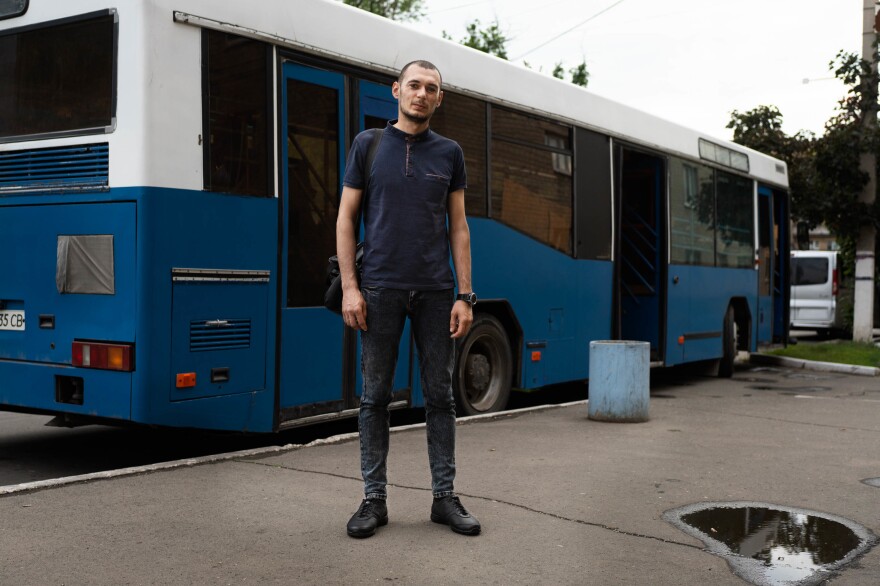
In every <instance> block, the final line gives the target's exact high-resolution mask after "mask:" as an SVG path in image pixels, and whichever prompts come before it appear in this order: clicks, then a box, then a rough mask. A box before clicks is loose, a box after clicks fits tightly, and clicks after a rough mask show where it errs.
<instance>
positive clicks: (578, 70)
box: [568, 59, 590, 87]
mask: <svg viewBox="0 0 880 586" xmlns="http://www.w3.org/2000/svg"><path fill="white" fill-rule="evenodd" d="M568 72H569V73H571V83H573V84H574V85H579V86H581V87H587V83H589V81H590V72H589V71H587V60H586V59H584V60H583V61H581V63H580V65H578V66H577V67H572V68H571V69H569V70H568Z"/></svg>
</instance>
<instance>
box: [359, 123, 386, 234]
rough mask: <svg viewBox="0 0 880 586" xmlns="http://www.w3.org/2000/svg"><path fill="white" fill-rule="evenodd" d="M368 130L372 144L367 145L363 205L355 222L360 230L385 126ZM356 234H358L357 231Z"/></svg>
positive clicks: (362, 195)
mask: <svg viewBox="0 0 880 586" xmlns="http://www.w3.org/2000/svg"><path fill="white" fill-rule="evenodd" d="M367 132H369V133H370V146H368V147H367V159H366V161H364V175H365V177H364V191H363V193H362V194H361V207H360V208H359V209H358V216H357V222H355V230H356V231H357V230H359V229H360V226H361V216H363V215H364V205H366V201H367V189H368V188H369V186H370V177H372V176H373V161H375V160H376V151H378V150H379V143H381V142H382V137H383V136H384V135H385V129H384V128H371V129H369V130H368V131H367ZM355 234H357V233H356V232H355Z"/></svg>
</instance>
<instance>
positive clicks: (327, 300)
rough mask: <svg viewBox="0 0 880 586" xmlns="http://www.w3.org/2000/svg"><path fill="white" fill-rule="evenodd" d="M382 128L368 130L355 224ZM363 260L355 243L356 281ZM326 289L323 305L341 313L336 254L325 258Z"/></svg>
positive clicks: (358, 222)
mask: <svg viewBox="0 0 880 586" xmlns="http://www.w3.org/2000/svg"><path fill="white" fill-rule="evenodd" d="M384 132H385V129H384V128H373V129H371V130H370V146H369V148H368V149H367V160H366V161H365V163H364V170H365V171H366V173H365V178H364V191H363V193H362V194H361V208H360V211H358V219H357V222H356V223H355V225H356V226H357V225H358V224H360V223H361V220H360V217H361V214H362V213H363V210H364V202H365V201H366V200H367V186H369V184H370V176H371V175H372V171H373V160H374V159H375V158H376V151H377V150H379V143H380V142H382V134H383V133H384ZM363 260H364V243H363V241H361V242H358V243H357V247H356V248H355V253H354V266H355V273H356V274H357V278H358V283H360V280H361V265H362V264H363ZM326 282H327V291H326V292H325V293H324V307H326V308H327V309H329V310H330V311H332V312H334V313H338V314H340V315H341V314H342V276H341V275H340V274H339V258H338V257H337V256H336V255H333V256H331V257H330V258H329V259H327V281H326Z"/></svg>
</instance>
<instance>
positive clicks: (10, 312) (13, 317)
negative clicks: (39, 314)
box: [0, 309, 24, 332]
mask: <svg viewBox="0 0 880 586" xmlns="http://www.w3.org/2000/svg"><path fill="white" fill-rule="evenodd" d="M0 330H14V331H19V332H23V331H24V311H22V310H20V309H0Z"/></svg>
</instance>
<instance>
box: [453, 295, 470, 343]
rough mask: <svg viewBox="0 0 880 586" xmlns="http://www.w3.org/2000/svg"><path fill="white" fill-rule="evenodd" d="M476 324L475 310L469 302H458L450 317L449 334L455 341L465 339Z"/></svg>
mask: <svg viewBox="0 0 880 586" xmlns="http://www.w3.org/2000/svg"><path fill="white" fill-rule="evenodd" d="M472 323H474V310H473V308H471V304H470V303H468V302H467V301H456V302H455V305H453V306H452V315H451V316H450V317H449V332H450V333H451V334H452V337H453V338H455V339H458V338H463V337H465V336H466V335H467V333H468V330H470V329H471V324H472Z"/></svg>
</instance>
